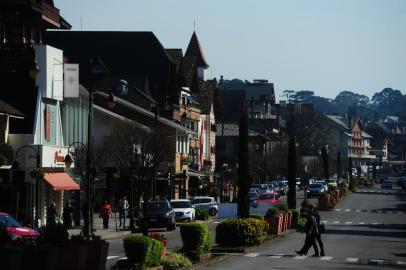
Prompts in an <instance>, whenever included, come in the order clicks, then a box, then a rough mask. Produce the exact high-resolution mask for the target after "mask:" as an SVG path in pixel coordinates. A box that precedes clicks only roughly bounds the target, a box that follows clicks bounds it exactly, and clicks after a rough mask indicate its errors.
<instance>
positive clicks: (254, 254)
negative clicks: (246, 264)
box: [244, 253, 259, 258]
mask: <svg viewBox="0 0 406 270" xmlns="http://www.w3.org/2000/svg"><path fill="white" fill-rule="evenodd" d="M258 255H259V253H247V254H245V255H244V256H245V257H250V258H255V257H257V256H258Z"/></svg>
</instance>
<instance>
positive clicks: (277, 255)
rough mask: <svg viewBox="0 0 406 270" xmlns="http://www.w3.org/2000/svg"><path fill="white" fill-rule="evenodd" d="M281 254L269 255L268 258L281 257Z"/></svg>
mask: <svg viewBox="0 0 406 270" xmlns="http://www.w3.org/2000/svg"><path fill="white" fill-rule="evenodd" d="M283 255H284V254H275V255H272V256H269V258H270V259H280V258H282V256H283Z"/></svg>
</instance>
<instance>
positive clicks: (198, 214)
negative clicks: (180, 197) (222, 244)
mask: <svg viewBox="0 0 406 270" xmlns="http://www.w3.org/2000/svg"><path fill="white" fill-rule="evenodd" d="M195 218H196V220H208V219H209V218H210V215H209V213H208V212H207V211H206V210H204V209H202V208H199V207H196V209H195Z"/></svg>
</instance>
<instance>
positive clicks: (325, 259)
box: [320, 256, 333, 261]
mask: <svg viewBox="0 0 406 270" xmlns="http://www.w3.org/2000/svg"><path fill="white" fill-rule="evenodd" d="M332 258H333V257H329V256H323V257H320V260H322V261H329V260H331V259H332Z"/></svg>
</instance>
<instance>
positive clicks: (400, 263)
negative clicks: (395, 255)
mask: <svg viewBox="0 0 406 270" xmlns="http://www.w3.org/2000/svg"><path fill="white" fill-rule="evenodd" d="M396 264H397V265H406V262H401V261H397V262H396Z"/></svg>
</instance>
